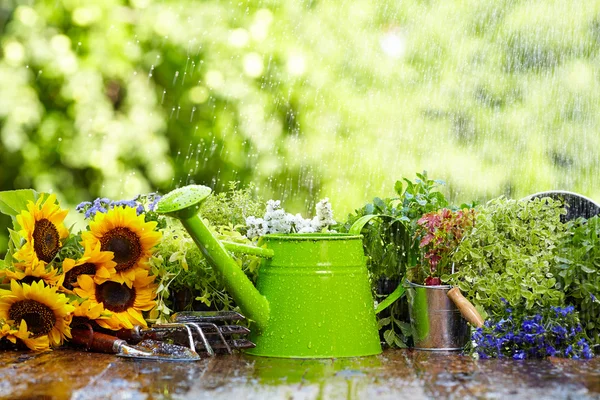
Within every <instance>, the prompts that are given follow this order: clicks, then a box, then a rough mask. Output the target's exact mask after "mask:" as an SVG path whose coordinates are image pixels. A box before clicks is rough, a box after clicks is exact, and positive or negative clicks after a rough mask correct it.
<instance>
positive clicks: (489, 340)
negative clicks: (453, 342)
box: [469, 299, 593, 360]
mask: <svg viewBox="0 0 600 400" xmlns="http://www.w3.org/2000/svg"><path fill="white" fill-rule="evenodd" d="M503 300H504V299H503ZM503 304H504V309H503V312H502V313H501V314H499V315H497V316H496V317H495V318H494V319H492V320H487V321H486V322H485V324H484V326H483V327H482V328H477V329H476V330H475V331H474V332H473V335H472V339H473V342H472V343H471V347H470V349H469V351H470V352H472V353H473V354H475V355H476V356H477V357H479V358H504V357H508V358H513V359H515V360H523V359H525V358H545V357H568V358H574V359H579V358H585V359H589V358H592V357H593V352H592V349H591V348H590V345H589V343H588V342H587V339H586V338H585V335H584V333H583V329H582V328H581V324H580V323H579V318H578V317H577V313H576V312H575V311H574V310H575V308H574V307H573V306H569V307H564V308H561V307H549V308H543V309H542V310H541V312H538V313H536V314H535V315H534V314H532V313H531V310H527V309H525V308H524V307H522V306H516V307H511V305H510V304H509V303H508V302H507V301H506V300H504V301H503Z"/></svg>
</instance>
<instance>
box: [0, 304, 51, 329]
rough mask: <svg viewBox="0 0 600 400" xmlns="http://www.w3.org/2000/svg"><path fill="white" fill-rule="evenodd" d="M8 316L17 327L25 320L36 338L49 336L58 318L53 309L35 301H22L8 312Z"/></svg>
mask: <svg viewBox="0 0 600 400" xmlns="http://www.w3.org/2000/svg"><path fill="white" fill-rule="evenodd" d="M8 315H9V317H10V319H12V320H14V321H15V323H16V324H17V325H19V324H20V323H21V320H25V322H26V323H27V330H28V331H29V332H31V333H33V337H34V338H36V337H39V336H43V335H47V334H48V333H50V331H51V330H52V328H53V327H54V324H56V316H55V315H54V312H52V309H51V308H50V307H48V306H47V305H45V304H42V303H39V302H37V301H35V300H21V301H17V302H15V303H13V304H12V305H11V306H10V309H9V310H8Z"/></svg>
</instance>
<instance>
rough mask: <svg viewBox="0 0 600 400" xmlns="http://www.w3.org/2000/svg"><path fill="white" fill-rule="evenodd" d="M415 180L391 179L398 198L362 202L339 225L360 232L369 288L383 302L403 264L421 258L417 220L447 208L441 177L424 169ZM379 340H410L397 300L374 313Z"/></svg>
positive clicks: (393, 343)
mask: <svg viewBox="0 0 600 400" xmlns="http://www.w3.org/2000/svg"><path fill="white" fill-rule="evenodd" d="M416 175H417V177H416V179H415V180H414V181H411V180H409V179H407V178H403V179H402V180H399V181H397V182H396V184H395V186H394V189H395V191H396V194H397V196H395V197H391V198H385V199H381V198H379V197H376V198H374V199H373V202H372V203H368V204H366V205H364V206H363V207H362V208H360V209H358V210H356V211H355V212H354V214H351V215H349V216H348V220H347V222H346V223H345V224H344V225H343V226H341V227H340V228H339V229H340V230H341V231H345V232H348V231H350V229H351V228H352V231H353V233H361V234H362V235H363V236H364V239H363V244H364V249H365V254H366V255H367V256H368V257H369V258H368V262H367V267H368V269H369V273H370V277H371V283H372V289H373V292H374V295H375V297H376V298H377V299H378V300H383V299H385V298H386V297H387V295H389V293H390V291H392V290H394V288H396V287H397V286H398V285H399V284H401V281H400V279H401V277H403V276H404V275H405V273H406V271H407V268H409V267H411V266H415V265H417V262H418V259H419V257H420V250H419V241H418V240H416V239H415V232H416V230H417V227H418V220H419V218H421V217H422V216H423V215H424V214H426V213H429V212H433V211H436V210H438V209H440V208H443V207H446V206H448V201H447V200H446V198H445V196H444V194H443V193H442V192H440V191H439V188H440V187H441V186H443V185H444V182H443V181H440V180H432V179H429V178H428V177H427V172H423V173H422V174H419V173H417V174H416ZM378 318H379V327H380V330H382V331H383V338H384V340H385V341H386V343H387V344H388V345H389V346H391V347H405V346H406V343H407V342H408V340H409V337H410V335H409V333H410V331H409V329H408V324H407V322H408V313H407V311H406V307H405V306H404V305H403V303H402V302H395V303H394V304H393V305H392V306H390V308H389V312H387V310H386V312H383V313H380V314H378Z"/></svg>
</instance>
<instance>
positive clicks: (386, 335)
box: [383, 329, 396, 347]
mask: <svg viewBox="0 0 600 400" xmlns="http://www.w3.org/2000/svg"><path fill="white" fill-rule="evenodd" d="M383 339H384V340H385V342H386V343H387V344H388V346H390V347H392V346H393V345H394V341H395V339H396V333H395V332H394V331H393V330H392V329H388V330H387V331H385V332H383Z"/></svg>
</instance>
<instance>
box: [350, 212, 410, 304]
mask: <svg viewBox="0 0 600 400" xmlns="http://www.w3.org/2000/svg"><path fill="white" fill-rule="evenodd" d="M375 218H392V217H391V216H389V215H384V214H370V215H363V216H362V217H360V218H359V219H357V220H356V221H354V223H353V224H352V226H351V227H350V229H349V230H348V233H350V234H352V235H360V232H361V231H362V229H363V228H364V227H365V225H366V224H368V223H369V221H371V220H372V219H375ZM403 280H404V277H402V278H401V279H400V283H398V287H396V289H394V291H393V292H392V293H390V294H389V295H388V297H386V298H385V300H383V301H382V302H381V303H379V304H378V305H377V307H375V314H379V313H380V312H382V311H383V310H385V309H386V308H388V307H389V306H391V305H392V304H394V302H395V301H396V300H398V299H399V298H400V297H402V296H403V295H404V292H405V291H406V289H405V288H404V286H403V285H402V281H403Z"/></svg>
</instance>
